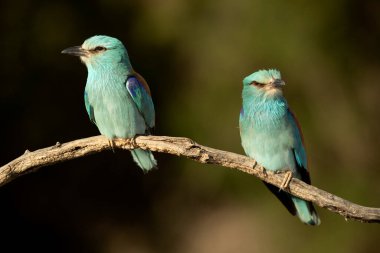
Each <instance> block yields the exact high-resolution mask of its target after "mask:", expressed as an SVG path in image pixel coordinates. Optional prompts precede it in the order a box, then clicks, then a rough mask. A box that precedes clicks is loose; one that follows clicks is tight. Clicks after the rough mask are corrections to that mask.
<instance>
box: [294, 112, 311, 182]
mask: <svg viewBox="0 0 380 253" xmlns="http://www.w3.org/2000/svg"><path fill="white" fill-rule="evenodd" d="M288 116H289V121H290V123H291V125H292V129H293V131H294V132H293V133H294V136H295V145H294V147H293V154H294V158H295V160H296V165H297V172H298V173H299V174H300V176H301V180H302V181H304V182H305V183H308V184H310V183H311V182H310V175H309V172H308V171H307V157H306V151H305V146H304V139H303V135H302V131H301V126H300V124H299V122H298V120H297V118H296V116H295V115H294V113H293V112H292V111H291V110H290V109H289V113H288Z"/></svg>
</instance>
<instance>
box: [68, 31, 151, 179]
mask: <svg viewBox="0 0 380 253" xmlns="http://www.w3.org/2000/svg"><path fill="white" fill-rule="evenodd" d="M62 53H64V54H69V55H74V56H79V57H80V59H81V61H82V62H83V63H84V64H85V65H86V67H87V71H88V76H87V83H86V88H85V91H84V102H85V106H86V110H87V113H88V116H89V117H90V120H91V121H92V122H93V123H94V124H95V125H96V126H97V127H98V129H99V131H100V133H101V134H102V135H105V136H106V137H107V138H108V139H109V140H110V143H111V145H112V139H114V138H133V137H135V136H136V135H145V134H150V131H151V129H152V128H153V127H154V124H155V111H154V105H153V101H152V97H151V94H150V90H149V86H148V85H147V83H146V81H145V80H144V78H143V77H142V76H140V75H139V74H138V73H137V72H136V71H135V70H134V69H133V68H132V65H131V62H130V61H129V57H128V53H127V50H126V49H125V47H124V45H123V43H122V42H121V41H120V40H118V39H116V38H112V37H109V36H100V35H97V36H93V37H90V38H88V39H87V40H85V41H84V42H83V44H82V45H81V46H75V47H70V48H67V49H65V50H63V51H62ZM131 152H132V156H133V159H134V161H135V162H136V163H137V164H138V165H139V166H140V167H141V168H142V169H143V171H144V172H147V171H149V170H150V169H152V168H154V167H156V166H157V162H156V160H155V159H154V157H153V154H152V153H151V152H150V151H148V150H142V149H134V150H132V151H131Z"/></svg>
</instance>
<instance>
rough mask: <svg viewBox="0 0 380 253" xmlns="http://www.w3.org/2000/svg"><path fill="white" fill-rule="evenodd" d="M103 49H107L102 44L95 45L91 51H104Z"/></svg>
mask: <svg viewBox="0 0 380 253" xmlns="http://www.w3.org/2000/svg"><path fill="white" fill-rule="evenodd" d="M105 50H107V48H105V47H102V46H97V47H95V48H94V49H93V50H92V51H94V52H101V51H105Z"/></svg>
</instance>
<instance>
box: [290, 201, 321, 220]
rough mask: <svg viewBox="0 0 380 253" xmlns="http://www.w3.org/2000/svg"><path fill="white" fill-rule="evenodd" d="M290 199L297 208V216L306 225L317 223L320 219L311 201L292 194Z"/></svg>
mask: <svg viewBox="0 0 380 253" xmlns="http://www.w3.org/2000/svg"><path fill="white" fill-rule="evenodd" d="M291 198H292V201H293V203H294V206H295V208H296V210H297V216H298V218H300V220H301V221H302V222H303V223H306V224H308V225H319V224H321V220H320V219H319V216H318V214H317V211H315V209H314V206H313V204H311V202H308V201H305V200H303V199H300V198H297V197H294V196H292V197H291Z"/></svg>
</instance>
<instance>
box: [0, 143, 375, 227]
mask: <svg viewBox="0 0 380 253" xmlns="http://www.w3.org/2000/svg"><path fill="white" fill-rule="evenodd" d="M114 146H115V148H120V149H127V150H129V149H134V148H137V147H139V148H142V149H149V150H152V151H155V152H161V153H167V154H172V155H177V156H184V157H187V158H190V159H192V160H194V161H197V162H200V163H207V164H217V165H220V166H223V167H228V168H232V169H237V170H240V171H242V172H245V173H248V174H251V175H255V176H256V177H258V178H259V179H261V180H263V181H265V182H268V183H270V184H273V185H275V186H277V187H280V186H281V184H282V182H283V180H284V178H285V175H284V173H280V174H274V173H271V172H270V171H265V170H263V169H262V167H261V166H260V165H259V164H257V162H256V161H255V160H254V159H251V158H249V157H247V156H243V155H238V154H235V153H231V152H227V151H222V150H218V149H213V148H209V147H206V146H202V145H199V144H197V143H195V142H194V141H192V140H191V139H188V138H182V137H169V136H139V137H136V138H135V139H125V140H124V139H117V140H115V141H114ZM109 149H110V146H109V142H108V139H106V138H105V137H103V136H95V137H90V138H85V139H80V140H75V141H71V142H67V143H64V144H60V143H57V144H56V145H55V146H52V147H48V148H43V149H39V150H36V151H33V152H29V151H26V152H25V154H23V155H22V156H20V157H18V158H17V159H15V160H13V161H11V162H9V163H8V164H6V165H4V166H2V167H1V168H0V186H2V185H4V184H6V183H9V182H10V181H12V180H13V179H15V178H17V177H19V176H21V175H23V174H26V173H29V172H32V171H35V170H37V169H38V168H41V167H44V166H49V165H52V164H55V163H60V162H64V161H67V160H71V159H75V158H78V157H82V156H86V155H91V154H95V153H99V152H102V151H104V150H109ZM285 190H286V191H287V192H289V193H291V194H293V195H295V196H297V197H300V198H302V199H305V200H309V201H312V202H314V203H315V204H316V205H318V206H320V207H324V208H326V209H328V210H330V211H332V212H335V213H339V214H340V215H342V216H344V217H345V218H350V219H355V220H358V221H361V222H375V223H380V208H372V207H365V206H360V205H357V204H354V203H351V202H349V201H348V200H345V199H342V198H340V197H338V196H335V195H333V194H331V193H329V192H326V191H323V190H320V189H318V188H316V187H314V186H311V185H308V184H306V183H304V182H302V181H300V180H298V179H295V178H293V179H292V180H291V182H290V184H289V187H288V188H287V189H285Z"/></svg>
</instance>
